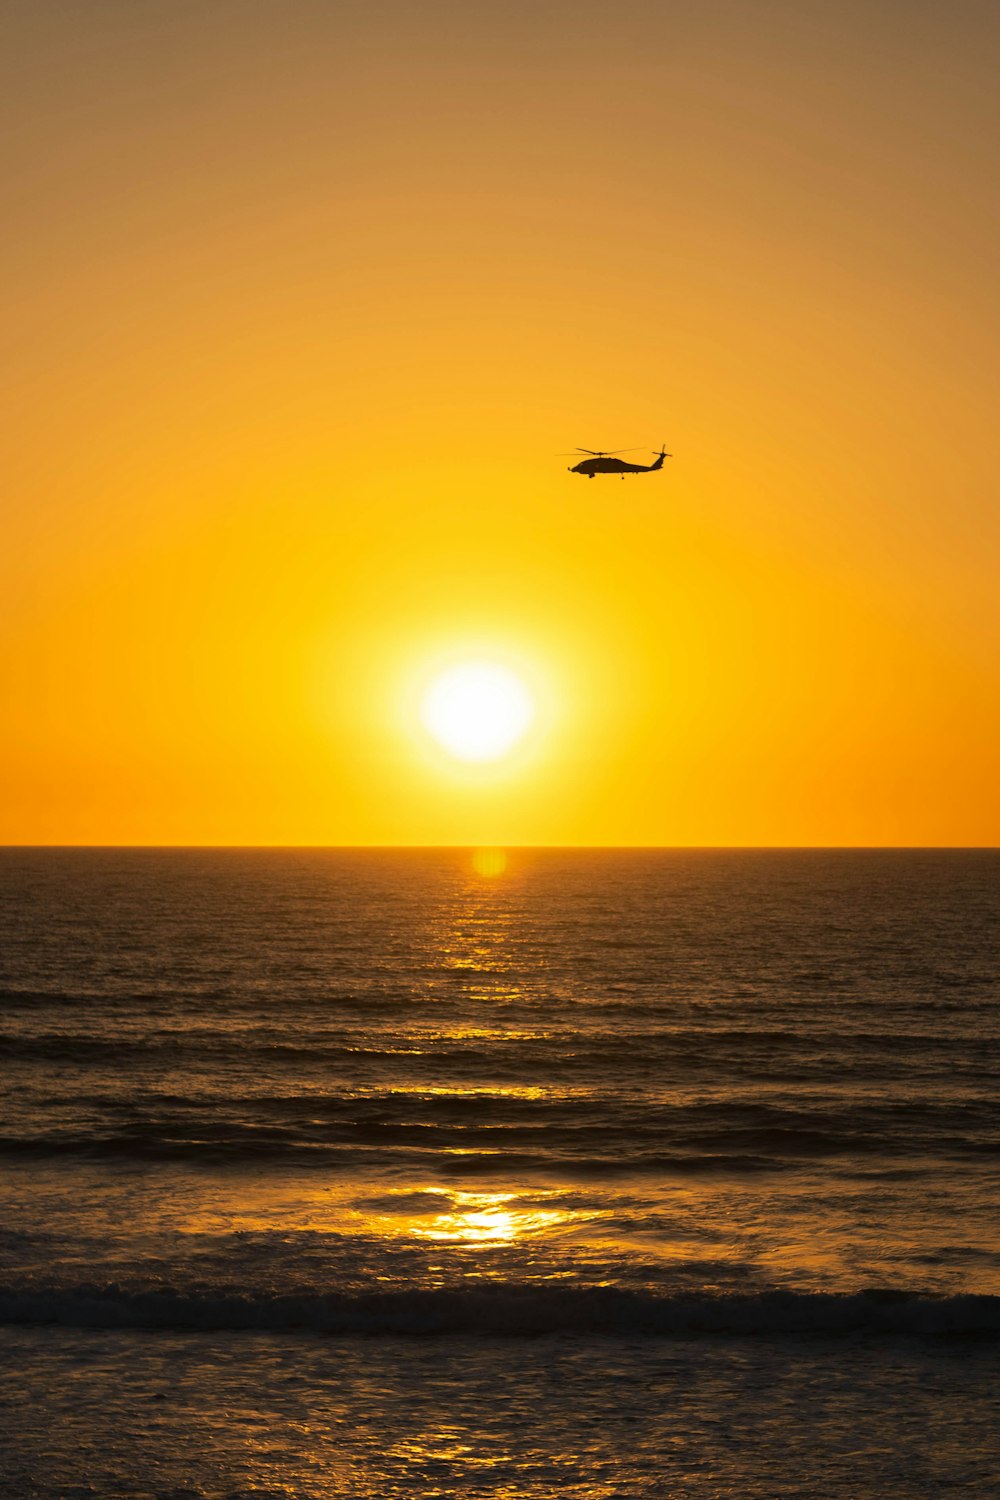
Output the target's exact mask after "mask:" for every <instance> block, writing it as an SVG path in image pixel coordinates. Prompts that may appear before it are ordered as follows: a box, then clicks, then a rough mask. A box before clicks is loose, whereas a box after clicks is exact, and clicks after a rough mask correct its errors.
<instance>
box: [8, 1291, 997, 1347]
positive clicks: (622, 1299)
mask: <svg viewBox="0 0 1000 1500" xmlns="http://www.w3.org/2000/svg"><path fill="white" fill-rule="evenodd" d="M0 1323H6V1324H55V1325H60V1326H64V1327H77V1328H103V1329H119V1328H136V1329H161V1330H175V1331H184V1332H215V1331H218V1330H247V1331H251V1330H252V1331H258V1332H275V1333H304V1334H309V1333H317V1334H327V1335H335V1336H357V1335H406V1336H439V1335H445V1334H462V1335H467V1336H493V1337H513V1338H526V1337H533V1336H542V1335H553V1334H560V1335H574V1334H579V1335H598V1334H599V1335H611V1336H628V1337H635V1336H648V1337H658V1338H686V1339H688V1338H693V1337H701V1336H716V1337H721V1336H731V1337H758V1338H767V1337H771V1338H789V1337H791V1338H833V1337H846V1336H854V1337H859V1336H860V1337H868V1338H883V1337H888V1338H899V1337H916V1338H975V1339H983V1340H989V1341H995V1340H997V1339H1000V1297H997V1296H985V1295H979V1296H975V1295H966V1296H955V1297H934V1296H930V1295H927V1294H925V1293H920V1292H906V1291H897V1290H887V1289H871V1290H867V1291H862V1292H856V1293H853V1294H848V1293H823V1292H790V1291H769V1292H758V1293H754V1294H726V1295H722V1294H719V1295H710V1294H704V1293H701V1294H683V1295H673V1296H656V1295H653V1294H650V1293H644V1292H636V1291H627V1290H622V1289H615V1288H611V1287H581V1288H574V1287H557V1288H553V1287H542V1286H538V1285H533V1284H530V1283H525V1284H505V1285H496V1286H491V1287H483V1288H478V1289H473V1288H468V1287H462V1288H433V1289H428V1290H406V1291H382V1292H374V1291H371V1292H356V1293H338V1292H329V1293H306V1294H287V1295H266V1294H261V1295H255V1296H251V1295H246V1294H241V1293H237V1292H225V1291H217V1292H206V1293H198V1292H181V1291H175V1290H171V1289H163V1290H155V1291H149V1290H137V1291H129V1290H126V1289H123V1288H121V1287H119V1286H116V1285H113V1284H111V1285H94V1286H77V1287H73V1288H71V1289H62V1288H38V1287H33V1288H31V1289H3V1290H0Z"/></svg>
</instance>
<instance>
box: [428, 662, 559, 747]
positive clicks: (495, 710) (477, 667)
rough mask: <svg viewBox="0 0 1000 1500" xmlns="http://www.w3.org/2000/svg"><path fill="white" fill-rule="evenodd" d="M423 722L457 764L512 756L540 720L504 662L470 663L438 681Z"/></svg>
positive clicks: (432, 683)
mask: <svg viewBox="0 0 1000 1500" xmlns="http://www.w3.org/2000/svg"><path fill="white" fill-rule="evenodd" d="M420 718H421V722H422V723H423V726H424V728H425V729H426V730H427V732H428V733H429V734H430V735H431V737H432V738H433V739H435V740H436V741H437V743H438V744H439V745H440V746H441V747H442V748H443V749H445V750H447V751H448V753H449V754H450V755H453V756H455V758H456V759H457V760H465V761H491V760H499V759H500V758H501V756H504V755H506V754H508V752H509V751H511V750H513V749H514V747H515V746H516V745H517V744H518V743H519V742H520V741H521V740H522V739H523V738H524V736H525V735H526V734H527V732H528V730H529V729H530V728H531V726H532V724H533V722H534V719H535V703H534V700H533V698H532V696H531V694H530V692H529V691H528V688H527V686H526V684H525V682H524V681H523V679H522V678H520V677H519V676H518V675H517V673H516V672H512V671H511V669H510V668H509V667H506V666H503V665H501V664H500V663H499V662H489V661H467V662H462V663H460V664H458V665H457V666H453V667H449V668H447V670H446V671H443V672H439V673H438V674H437V676H436V677H434V678H432V679H431V681H430V683H429V684H428V686H427V688H426V690H425V691H424V694H423V697H422V699H421V702H420Z"/></svg>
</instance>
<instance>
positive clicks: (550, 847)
mask: <svg viewBox="0 0 1000 1500" xmlns="http://www.w3.org/2000/svg"><path fill="white" fill-rule="evenodd" d="M17 849H25V850H29V849H30V850H44V849H52V850H67V849H81V850H102V851H103V850H128V849H134V850H148V851H150V852H156V851H164V850H170V849H176V850H178V851H187V850H190V851H192V852H195V851H198V850H207V851H215V852H223V851H226V850H247V851H268V850H276V851H285V850H294V849H301V850H308V851H315V852H320V851H322V852H343V853H364V852H367V851H369V850H383V851H387V852H397V853H402V852H404V851H414V852H418V853H419V852H424V853H426V852H430V851H434V850H452V851H456V852H458V851H465V850H476V849H504V850H525V851H527V850H546V851H553V852H557V851H563V852H567V853H569V852H572V851H574V850H578V851H580V852H581V853H596V852H600V851H606V852H609V853H631V852H635V853H660V854H671V853H678V854H679V853H699V852H705V853H708V852H713V851H714V852H721V853H741V852H745V853H758V854H762V853H776V854H780V853H795V852H797V851H801V852H803V853H831V852H836V851H843V852H845V853H852V852H853V853H880V852H881V853H893V852H897V851H898V852H910V853H916V852H921V851H923V852H927V853H949V852H954V853H965V852H968V853H975V852H979V853H986V854H992V853H997V852H1000V845H998V844H516V843H503V842H498V841H496V840H493V841H489V840H480V841H479V842H472V843H464V844H418V843H409V844H388V843H371V844H294V843H292V844H252V843H246V844H207V843H206V844H182V843H177V844H140V843H127V844H125V843H123V844H90V843H69V844H58V843H38V844H34V843H10V844H7V843H0V852H5V851H8V850H17Z"/></svg>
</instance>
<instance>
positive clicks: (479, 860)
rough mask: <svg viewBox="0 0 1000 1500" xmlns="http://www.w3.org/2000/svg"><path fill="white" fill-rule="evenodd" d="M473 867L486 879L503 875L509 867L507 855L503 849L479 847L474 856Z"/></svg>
mask: <svg viewBox="0 0 1000 1500" xmlns="http://www.w3.org/2000/svg"><path fill="white" fill-rule="evenodd" d="M472 868H473V869H474V870H475V872H476V874H477V875H482V876H483V878H484V879H486V880H492V879H495V878H496V876H498V875H502V874H503V873H504V871H505V870H506V868H507V855H506V854H505V853H504V851H503V850H502V849H477V850H476V852H475V854H474V855H473V856H472Z"/></svg>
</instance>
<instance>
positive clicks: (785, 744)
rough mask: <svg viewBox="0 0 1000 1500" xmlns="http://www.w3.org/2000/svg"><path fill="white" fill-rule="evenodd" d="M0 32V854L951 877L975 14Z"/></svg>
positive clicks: (80, 12)
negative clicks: (371, 851)
mask: <svg viewBox="0 0 1000 1500" xmlns="http://www.w3.org/2000/svg"><path fill="white" fill-rule="evenodd" d="M2 26H3V32H4V35H3V37H2V39H0V42H2V45H0V52H2V56H3V58H4V61H3V64H2V69H3V74H4V76H3V87H2V90H0V112H2V116H3V142H4V144H3V154H4V168H3V176H4V181H5V196H6V199H7V206H6V212H5V219H6V224H7V233H6V234H5V236H4V241H3V245H2V248H0V271H2V282H0V284H2V287H3V295H4V297H5V300H6V303H7V307H6V320H5V321H6V323H7V328H8V337H7V350H6V353H5V357H4V360H3V363H2V367H0V382H2V385H3V399H4V404H5V407H6V410H7V413H8V416H7V428H8V437H9V442H8V444H7V448H8V455H7V459H6V463H5V475H4V479H5V484H4V490H5V492H6V499H5V502H4V506H3V518H2V522H0V525H2V536H0V694H2V714H3V734H2V740H0V786H2V787H3V788H4V791H3V796H2V808H0V842H5V843H27V844H44V843H52V844H119V843H121V844H251V845H256V844H350V845H356V844H463V845H464V844H476V845H493V844H499V845H520V844H571V845H600V844H612V845H631V844H639V845H868V844H876V845H967V844H968V845H983V844H997V843H1000V797H998V795H997V784H998V779H1000V778H998V771H1000V766H998V754H997V747H998V743H1000V691H998V688H1000V682H998V678H1000V629H998V626H1000V605H998V596H1000V590H998V588H997V578H998V576H1000V567H998V565H1000V536H998V531H1000V527H998V521H997V504H996V488H997V472H998V452H997V449H998V445H1000V444H998V437H997V421H996V415H995V397H996V369H997V343H998V326H1000V324H998V316H997V314H998V301H1000V289H998V285H1000V284H998V279H997V276H996V245H997V243H998V227H1000V226H998V223H997V220H998V215H1000V211H998V203H1000V195H998V193H997V187H998V181H997V178H998V156H1000V92H998V90H997V88H996V76H997V68H998V63H1000V10H998V9H997V7H996V5H995V4H993V3H992V0H989V3H985V0H955V3H950V4H948V5H944V4H942V3H933V4H931V3H925V0H906V3H903V0H898V3H897V0H865V3H854V0H837V3H832V0H830V3H816V0H678V3H675V4H672V3H666V0H657V3H655V4H654V3H646V0H619V3H617V4H616V5H614V6H611V5H610V4H597V3H594V0H574V3H573V4H569V3H562V0H532V3H531V4H528V3H523V0H505V3H503V4H499V3H492V0H489V3H482V4H475V5H470V4H468V3H467V0H464V3H461V4H459V3H457V0H422V3H421V4H419V5H418V4H416V3H415V0H405V3H403V0H382V3H378V0H375V3H372V0H365V3H363V4H362V3H360V0H358V3H337V4H334V3H329V0H280V3H279V0H209V3H204V0H199V3H197V4H195V3H191V4H189V3H186V0H143V3H142V4H141V5H136V4H135V3H133V0H127V3H126V0H89V3H88V4H87V5H86V6H80V5H79V4H78V3H76V0H62V3H60V0H31V3H25V0H8V4H6V5H5V6H4V15H3V23H2ZM664 441H665V443H666V447H667V449H668V451H669V452H670V453H672V454H673V457H672V458H670V459H668V460H667V461H666V463H665V466H664V470H663V472H662V473H657V474H650V475H640V476H637V477H634V478H629V479H626V480H619V479H617V478H600V479H596V480H594V481H589V480H586V479H583V478H581V477H580V476H577V475H575V474H570V473H568V472H567V470H568V466H569V465H570V464H572V463H573V459H572V458H571V457H565V456H563V455H564V454H565V453H566V452H567V450H572V449H574V448H575V447H577V446H583V447H589V448H619V447H622V448H624V447H634V448H635V450H636V451H635V452H633V453H630V454H628V455H627V456H628V457H629V458H630V459H633V460H635V461H638V462H649V461H651V454H652V451H653V450H655V449H658V448H659V446H660V444H661V443H662V442H664ZM468 661H473V662H476V661H486V662H491V663H500V664H502V665H503V666H504V668H505V669H506V670H509V671H511V672H513V673H514V674H515V675H516V676H517V677H518V679H519V680H520V681H522V682H523V683H524V684H525V685H526V687H527V689H528V690H529V691H530V694H531V696H532V702H533V703H534V704H535V707H536V711H537V717H536V720H535V722H534V724H533V726H532V729H531V732H530V733H529V734H528V735H527V737H526V738H525V739H524V741H523V742H522V743H521V744H520V745H519V746H518V747H516V748H515V750H514V751H513V752H512V753H510V754H507V755H504V756H502V757H500V758H499V759H498V760H496V761H494V762H490V763H488V764H478V763H477V764H468V763H464V762H459V761H456V760H455V759H454V758H452V757H451V756H449V755H448V754H447V753H446V752H444V751H443V750H442V748H441V747H440V746H439V745H437V744H435V743H432V742H431V741H430V739H429V737H428V734H427V732H426V727H425V725H424V724H423V722H422V721H421V717H420V702H421V694H422V693H423V692H424V691H425V690H426V688H427V684H428V683H433V681H434V678H435V674H436V673H439V672H440V671H442V670H446V669H447V668H448V667H450V666H451V665H454V664H455V663H458V664H461V663H463V662H468Z"/></svg>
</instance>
